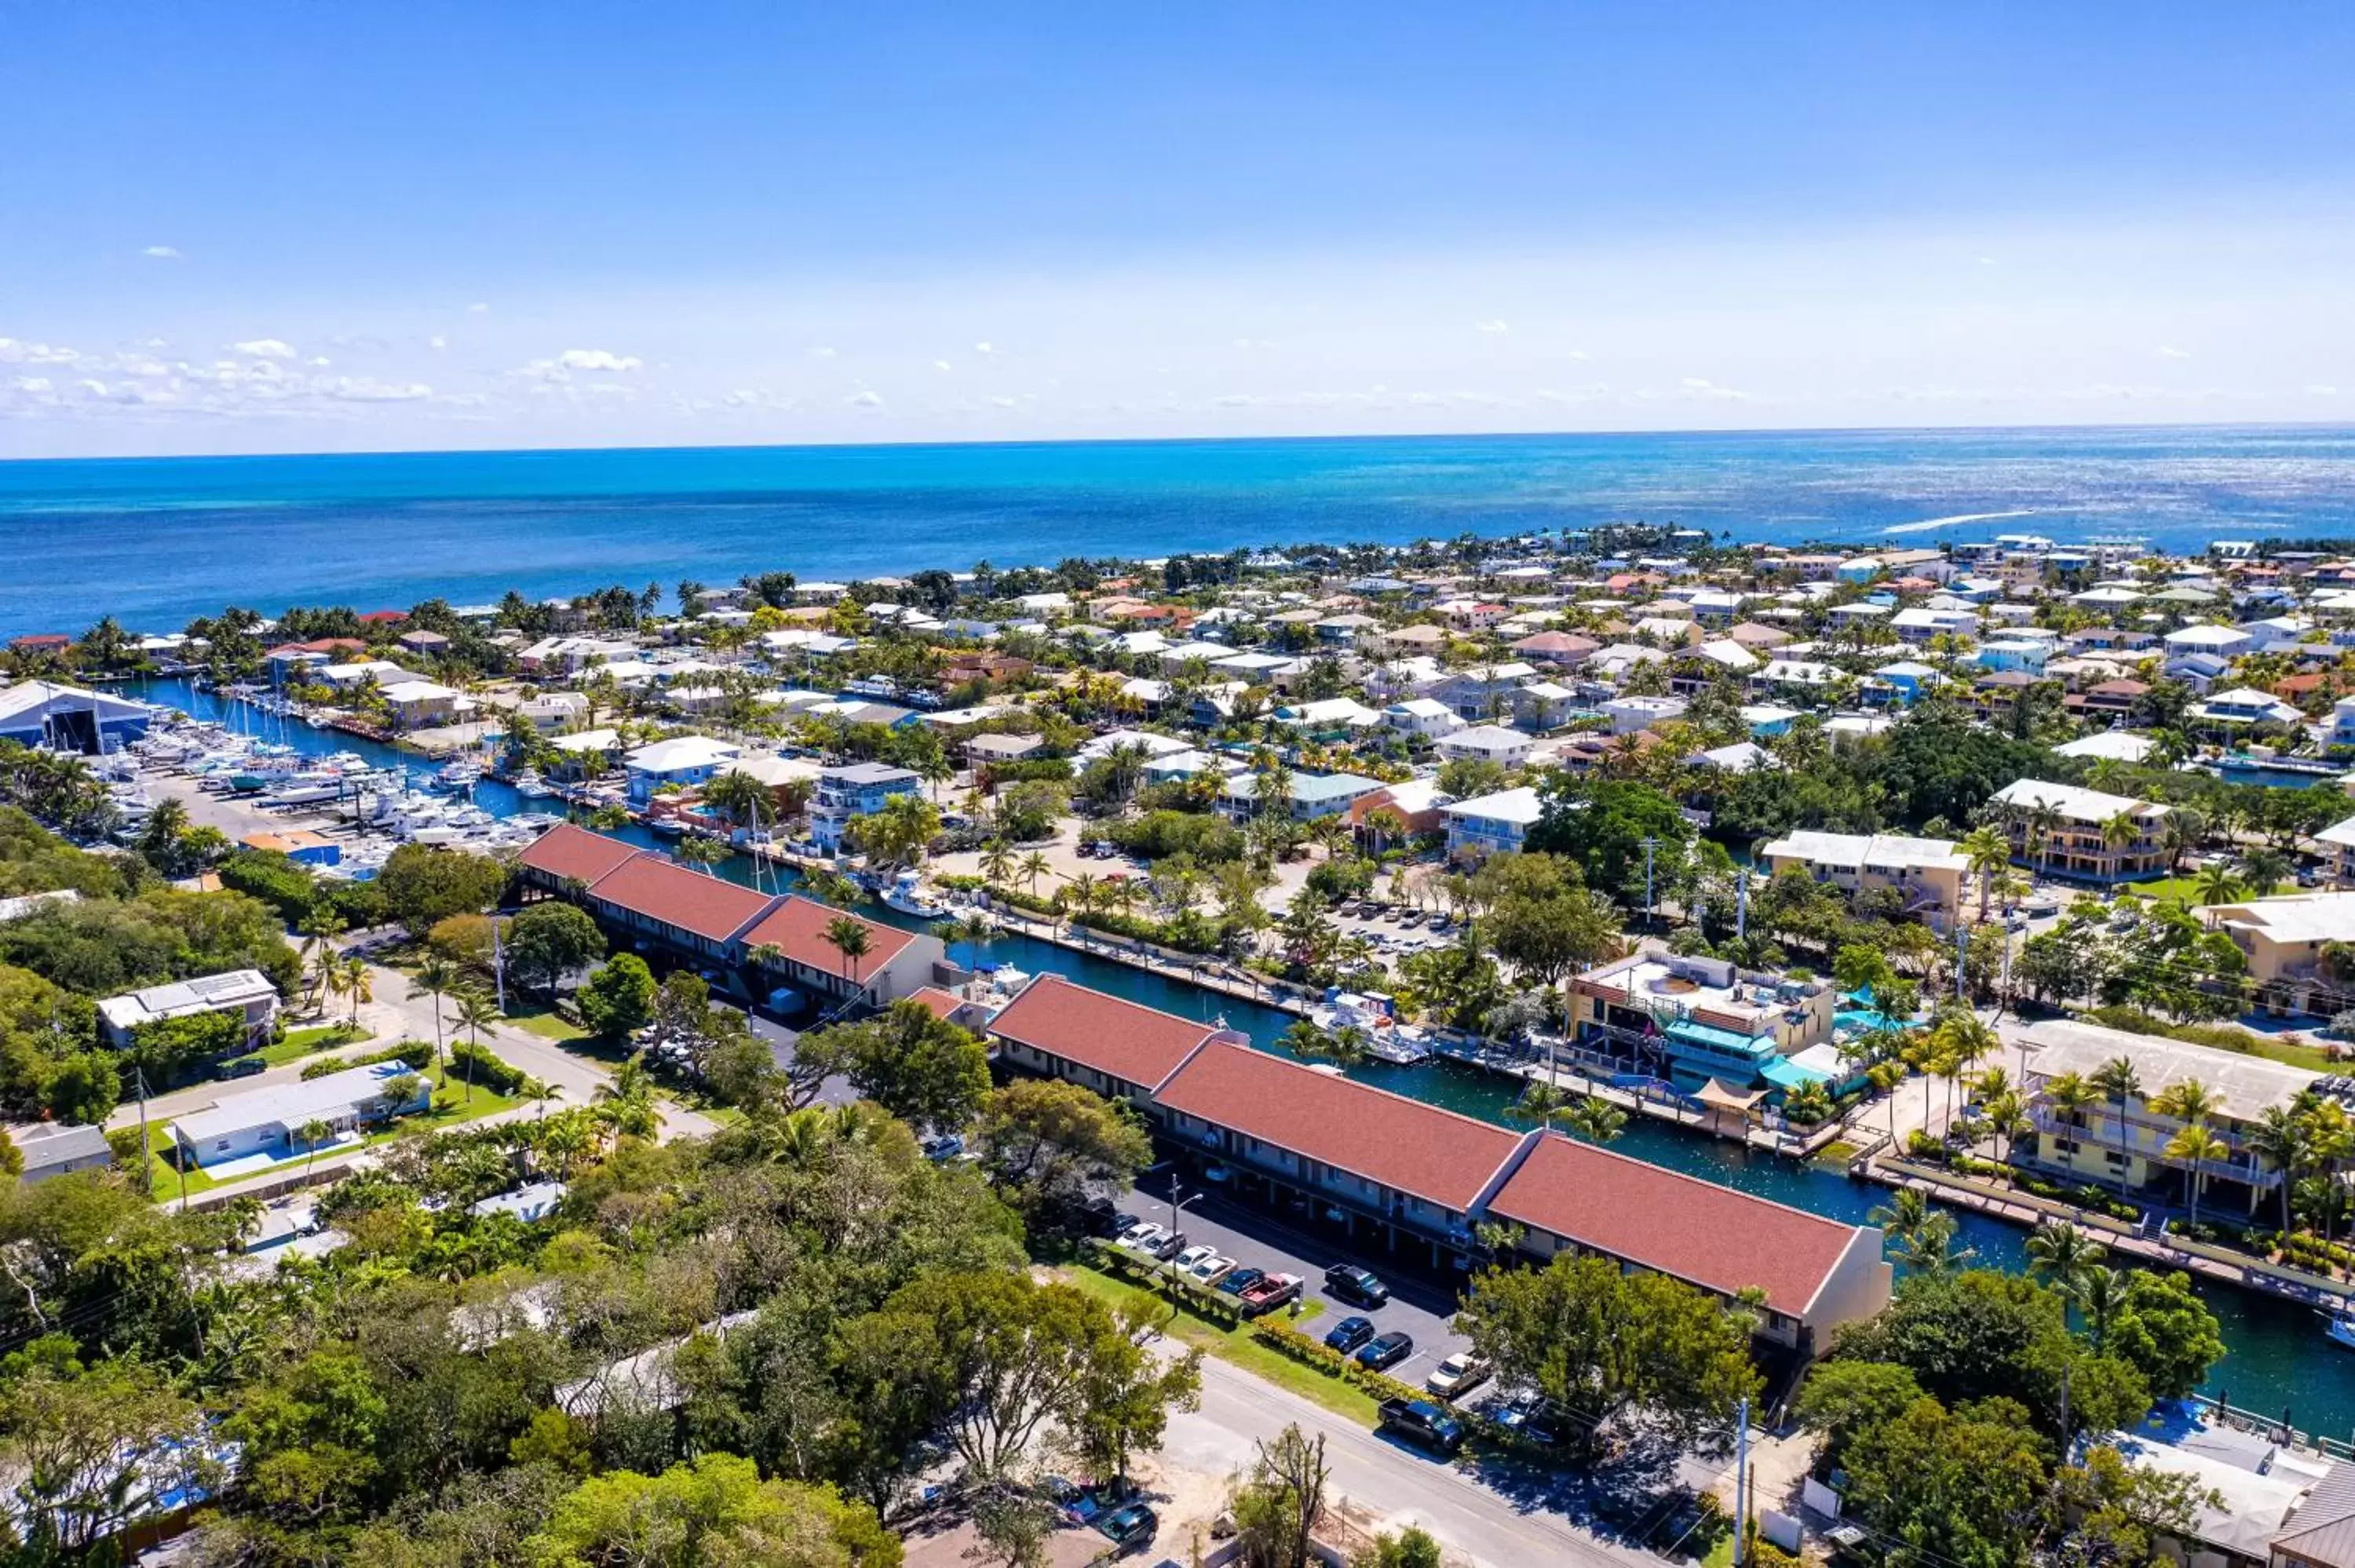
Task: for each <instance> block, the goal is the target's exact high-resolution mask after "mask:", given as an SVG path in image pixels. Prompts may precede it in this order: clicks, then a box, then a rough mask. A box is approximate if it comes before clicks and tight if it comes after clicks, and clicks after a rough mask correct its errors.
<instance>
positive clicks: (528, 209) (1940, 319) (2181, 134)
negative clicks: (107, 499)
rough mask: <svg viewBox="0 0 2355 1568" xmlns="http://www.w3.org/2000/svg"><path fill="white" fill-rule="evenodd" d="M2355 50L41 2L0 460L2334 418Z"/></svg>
mask: <svg viewBox="0 0 2355 1568" xmlns="http://www.w3.org/2000/svg"><path fill="white" fill-rule="evenodd" d="M1792 11H1796V12H1797V13H1798V14H1796V15H1793V14H1785V13H1787V12H1792ZM1950 13H1952V14H1950ZM2350 46H2355V12H2350V11H2349V10H2348V9H2347V8H2345V7H2330V6H2324V5H2274V6H2266V7H2254V8H2249V7H2220V6H2214V5H2199V6H2194V5H2064V6H2053V5H2019V6H2006V5H1978V6H1971V7H1956V6H1950V7H1902V6H1890V5H1885V4H1882V5H1855V6H1850V5H1813V6H1806V7H1796V8H1792V7H1763V6H1757V5H1742V6H1733V5H1727V6H1677V5H1647V6H1641V7H1637V6H1620V7H1614V8H1609V9H1604V8H1600V7H1591V6H1582V5H1563V4H1554V5H1445V6H1430V5H1419V6H1406V5H1398V6H1366V5H1287V6H1281V7H1270V6H1265V5H1256V6H1252V5H1188V6H1184V7H1160V8H1148V7H1139V6H1117V5H1115V6H1104V5H1094V6H1084V5H1070V6H1054V7H1050V6H1022V5H995V6H992V5H971V4H966V5H946V6H937V7H934V6H925V5H900V6H894V7H860V6H843V5H825V6H817V5H792V4H783V3H777V0H773V3H771V4H765V5H741V6H735V5H664V6H649V5H643V4H638V5H608V4H597V3H581V4H572V5H519V4H514V5H493V6H481V5H433V4H402V5H370V4H361V3H339V4H337V5H316V4H287V5H273V4H260V3H248V4H242V5H237V6H205V7H196V6H187V5H177V4H158V5H141V4H117V5H111V6H107V7H87V6H47V7H15V8H11V9H9V10H8V11H7V12H6V13H5V21H0V101H5V102H6V103H7V104H8V105H9V106H10V113H9V126H10V129H9V132H8V135H7V140H6V143H5V147H4V148H0V224H5V233H6V234H7V235H8V236H9V238H8V239H7V241H6V242H5V244H0V455H38V454H45V453H61V452H94V453H107V452H148V451H183V450H197V451H205V450H313V449H323V450H333V449H344V448H381V447H408V446H425V447H450V446H504V445H540V444H548V445H565V444H584V443H602V442H664V443H667V442H681V443H687V442H698V441H747V440H786V441H790V440H930V439H1030V438H1040V437H1060V436H1101V435H1146V436H1150V435H1188V434H1229V433H1232V434H1262V433H1265V434H1283V433H1314V432H1327V431H1340V430H1384V429H1628V428H1671V427H1692V426H1727V425H1739V426H1775V425H1800V426H1804V425H1840V424H1913V423H1929V424H1983V423H2008V422H2046V421H2053V422H2058V421H2070V420H2102V421H2115V420H2133V419H2183V420H2191V419H2201V420H2205V419H2273V418H2314V419H2328V418H2345V417H2347V408H2346V407H2345V406H2344V404H2343V402H2342V398H2345V397H2355V366H2350V365H2349V364H2348V358H2347V356H2348V354H2349V352H2350V348H2355V325H2350V321H2355V311H2350V310H2349V309H2348V308H2347V305H2346V300H2347V299H2348V297H2349V294H2350V291H2349V288H2348V285H2349V283H2350V271H2355V268H2350V262H2355V234H2350V218H2349V217H2348V216H2347V215H2348V214H2349V213H2350V210H2355V209H2350V207H2349V204H2348V199H2347V198H2348V196H2349V195H2350V190H2349V186H2350V183H2351V182H2355V173H2350V171H2355V159H2350V153H2355V145H2350V142H2355V137H2350V130H2355V95H2350V93H2349V92H2348V91H2347V90H2346V86H2345V84H2346V82H2347V81H2348V79H2350V66H2355V47H2350ZM2342 387H2343V388H2344V391H2343V392H2342V390H2341V388H2342Z"/></svg>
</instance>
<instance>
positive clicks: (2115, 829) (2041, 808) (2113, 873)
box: [1988, 779, 2168, 882]
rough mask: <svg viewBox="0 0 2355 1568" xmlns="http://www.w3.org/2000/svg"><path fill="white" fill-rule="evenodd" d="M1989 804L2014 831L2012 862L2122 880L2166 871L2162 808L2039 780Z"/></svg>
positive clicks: (2008, 789) (2000, 793) (2013, 786)
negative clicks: (2162, 838)
mask: <svg viewBox="0 0 2355 1568" xmlns="http://www.w3.org/2000/svg"><path fill="white" fill-rule="evenodd" d="M1988 804H1989V805H1991V806H1993V807H1994V808H1995V810H1996V811H1997V813H1998V815H2000V816H2001V817H2002V819H2003V821H2004V822H2005V823H2006V825H2007V826H2008V827H2009V830H2010V832H2011V840H2012V844H2013V847H2014V852H2015V853H2014V858H2015V859H2017V860H2020V861H2023V862H2025V863H2030V864H2032V865H2034V866H2035V867H2036V869H2038V870H2039V871H2042V872H2045V873H2047V874H2051V875H2054V876H2063V877H2071V878H2074V879H2077V880H2079V881H2084V882H2124V881H2131V880H2133V879H2134V878H2137V877H2148V876H2158V875H2159V874H2162V873H2164V872H2165V871H2166V870H2167V862H2168V855H2167V847H2166V845H2165V844H2164V843H2163V842H2161V841H2160V838H2159V832H2160V829H2161V827H2162V825H2163V824H2164V822H2165V820H2166V817H2167V808H2166V807H2164V806H2155V805H2152V804H2151V803H2150V802H2149V801H2147V800H2133V799H2131V798H2129V797H2127V796H2124V795H2111V794H2106V793H2105V792H2103V791H2102V790H2099V789H2080V788H2078V787H2077V786H2075V785H2073V784H2053V783H2048V782H2046V781H2045V780H2043V779H2016V780H2014V781H2013V782H2011V783H2009V784H2007V785H2005V786H2004V787H2003V788H2002V789H1998V790H1997V791H1996V792H1995V794H1994V795H1993V797H1991V798H1990V800H1989V801H1988Z"/></svg>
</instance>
